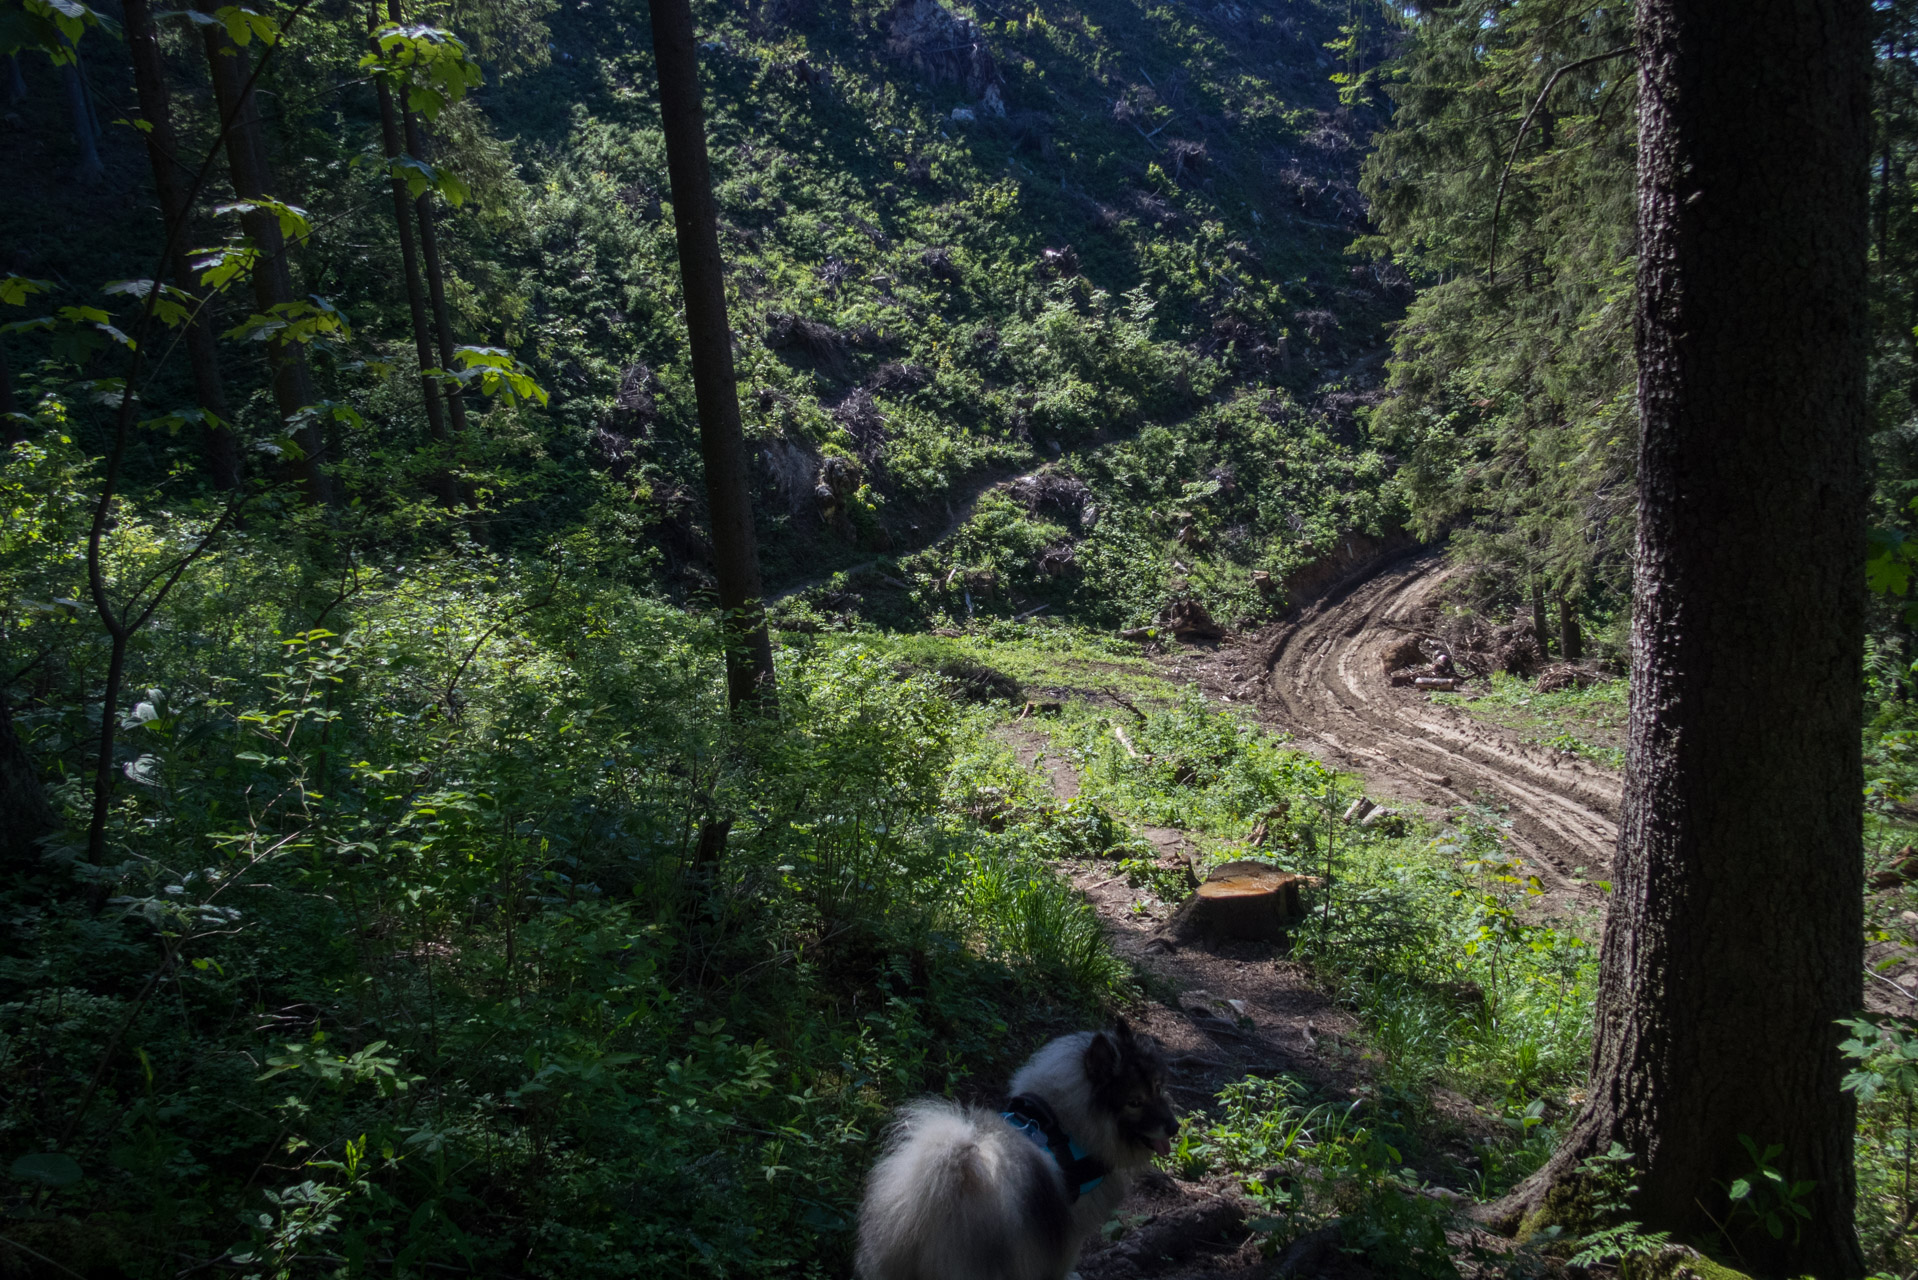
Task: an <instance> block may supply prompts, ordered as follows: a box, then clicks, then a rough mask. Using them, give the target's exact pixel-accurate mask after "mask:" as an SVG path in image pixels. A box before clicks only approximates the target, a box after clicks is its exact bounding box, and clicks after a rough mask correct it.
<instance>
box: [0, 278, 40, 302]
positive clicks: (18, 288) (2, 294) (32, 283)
mask: <svg viewBox="0 0 1918 1280" xmlns="http://www.w3.org/2000/svg"><path fill="white" fill-rule="evenodd" d="M52 288H53V286H52V285H51V284H48V283H47V282H46V281H45V280H29V279H28V278H27V277H25V276H16V275H7V276H0V303H5V304H6V305H7V306H9V307H18V306H24V305H25V304H26V301H27V298H28V297H29V296H30V295H32V294H36V293H46V292H47V291H49V290H50V289H52Z"/></svg>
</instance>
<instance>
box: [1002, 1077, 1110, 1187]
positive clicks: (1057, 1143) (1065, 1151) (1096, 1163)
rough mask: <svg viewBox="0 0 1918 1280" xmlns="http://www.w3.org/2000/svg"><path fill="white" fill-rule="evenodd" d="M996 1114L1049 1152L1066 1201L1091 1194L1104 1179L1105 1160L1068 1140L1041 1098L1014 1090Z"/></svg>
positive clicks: (1070, 1139) (1041, 1148)
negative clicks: (1061, 1176)
mask: <svg viewBox="0 0 1918 1280" xmlns="http://www.w3.org/2000/svg"><path fill="white" fill-rule="evenodd" d="M999 1114H1000V1115H1002V1116H1004V1117H1005V1119H1006V1123H1007V1124H1009V1125H1011V1126H1012V1127H1013V1128H1014V1129H1017V1130H1018V1131H1019V1132H1020V1133H1022V1134H1024V1135H1025V1136H1026V1137H1027V1138H1028V1139H1030V1140H1031V1141H1032V1144H1033V1145H1034V1146H1036V1147H1038V1148H1039V1149H1040V1150H1042V1151H1045V1152H1047V1153H1049V1154H1050V1155H1051V1156H1052V1159H1053V1162H1054V1163H1056V1164H1057V1165H1058V1166H1059V1172H1060V1173H1062V1174H1064V1175H1065V1179H1066V1199H1067V1201H1068V1202H1071V1201H1076V1200H1077V1199H1078V1198H1079V1197H1080V1196H1083V1195H1089V1194H1091V1192H1092V1189H1093V1188H1094V1187H1096V1186H1098V1185H1099V1184H1100V1183H1101V1182H1104V1181H1105V1180H1106V1173H1107V1172H1108V1170H1107V1169H1106V1163H1105V1161H1103V1160H1101V1159H1099V1158H1098V1157H1097V1156H1092V1155H1087V1154H1086V1150H1085V1148H1084V1147H1081V1146H1080V1145H1079V1144H1078V1143H1076V1142H1074V1141H1073V1140H1072V1135H1071V1134H1069V1133H1067V1132H1066V1129H1065V1126H1064V1125H1062V1124H1060V1123H1059V1117H1058V1115H1057V1113H1055V1112H1054V1111H1053V1109H1052V1108H1051V1107H1050V1106H1048V1105H1047V1104H1046V1101H1045V1099H1043V1098H1035V1097H1033V1096H1032V1095H1031V1094H1029V1093H1021V1094H1016V1095H1014V1096H1013V1097H1011V1098H1008V1099H1006V1109H1005V1110H1004V1111H1001V1112H1000V1113H999Z"/></svg>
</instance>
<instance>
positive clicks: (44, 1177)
mask: <svg viewBox="0 0 1918 1280" xmlns="http://www.w3.org/2000/svg"><path fill="white" fill-rule="evenodd" d="M8 1172H9V1173H11V1174H12V1175H13V1176H14V1177H16V1178H18V1179H19V1180H20V1181H22V1182H37V1183H39V1184H40V1185H41V1186H43V1187H70V1186H72V1185H73V1184H74V1183H76V1182H78V1181H79V1180H80V1178H81V1170H80V1162H79V1161H78V1160H75V1159H74V1158H73V1157H72V1156H69V1155H63V1154H61V1153H60V1152H58V1151H47V1152H41V1153H39V1154H36V1155H30V1156H21V1157H20V1158H19V1159H18V1160H15V1161H14V1162H13V1164H12V1165H11V1166H10V1167H9V1168H8Z"/></svg>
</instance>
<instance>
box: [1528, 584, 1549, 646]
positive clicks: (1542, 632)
mask: <svg viewBox="0 0 1918 1280" xmlns="http://www.w3.org/2000/svg"><path fill="white" fill-rule="evenodd" d="M1532 635H1533V637H1534V638H1535V639H1537V641H1538V656H1539V657H1541V658H1546V657H1550V656H1551V652H1552V626H1551V624H1550V623H1548V622H1547V621H1545V584H1544V582H1542V581H1541V580H1540V579H1539V576H1538V575H1537V574H1533V575H1532Z"/></svg>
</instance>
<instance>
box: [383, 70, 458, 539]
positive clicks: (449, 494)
mask: <svg viewBox="0 0 1918 1280" xmlns="http://www.w3.org/2000/svg"><path fill="white" fill-rule="evenodd" d="M373 83H374V87H375V88H376V89H377V90H378V92H379V98H380V139H381V142H382V143H383V144H384V146H385V149H386V160H387V163H388V164H389V165H390V164H392V162H393V161H395V160H397V159H399V158H400V155H401V153H402V147H401V144H400V122H399V112H398V111H397V110H396V109H395V107H394V105H393V90H392V88H391V87H390V86H389V85H388V84H387V83H386V81H384V80H381V79H377V78H376V79H375V80H374V82H373ZM393 221H394V224H395V225H396V226H397V227H398V228H399V234H400V262H401V265H402V267H403V268H404V271H405V276H406V304H407V309H408V310H409V311H410V312H411V313H412V319H413V352H414V355H415V356H417V357H418V359H419V362H420V394H421V396H422V397H423V398H424V399H425V401H426V427H427V430H428V432H429V433H431V435H432V437H433V442H434V443H435V444H437V445H439V446H441V447H442V448H444V447H445V445H446V409H445V406H444V405H443V404H442V403H441V402H440V385H439V381H438V380H437V379H436V378H433V377H432V376H430V375H429V374H428V373H427V372H426V370H428V369H431V368H433V367H434V361H433V328H432V325H431V324H430V323H429V322H428V320H427V318H426V291H425V289H424V288H423V287H422V286H421V284H420V257H419V247H418V245H417V244H416V243H415V242H414V239H413V209H412V201H411V200H410V199H408V197H407V194H406V183H405V182H404V181H403V180H402V179H400V178H398V177H395V178H394V179H393ZM433 488H434V491H435V492H436V493H438V494H439V498H440V501H441V502H443V503H444V504H446V505H447V506H448V507H452V506H457V505H458V503H459V498H458V495H457V494H456V493H455V492H454V489H453V478H452V476H451V475H449V474H448V473H447V472H446V471H445V470H443V469H442V470H441V471H439V472H438V473H437V474H436V475H435V476H434V477H433Z"/></svg>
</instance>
